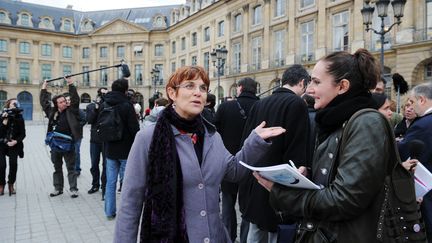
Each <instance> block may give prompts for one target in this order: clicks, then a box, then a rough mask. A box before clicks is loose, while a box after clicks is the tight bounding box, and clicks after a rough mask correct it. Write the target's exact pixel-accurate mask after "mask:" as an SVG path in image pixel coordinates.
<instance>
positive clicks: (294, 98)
mask: <svg viewBox="0 0 432 243" xmlns="http://www.w3.org/2000/svg"><path fill="white" fill-rule="evenodd" d="M309 80H310V76H309V74H308V72H307V71H306V70H305V69H304V68H303V66H301V65H293V66H291V67H289V68H288V69H287V70H285V72H284V73H283V75H282V79H281V82H282V87H280V88H278V89H276V90H275V91H274V92H273V94H272V95H270V96H269V97H266V98H264V99H262V100H260V101H257V102H256V103H255V105H254V106H253V107H252V109H251V111H250V113H249V117H248V119H247V122H246V126H245V130H244V133H243V138H245V137H246V136H247V134H249V133H250V132H251V131H252V130H253V129H254V128H255V127H256V126H257V125H258V124H260V123H261V122H262V121H266V123H267V126H282V127H283V128H285V129H286V130H287V132H286V133H285V134H284V135H282V136H279V137H277V138H275V139H272V145H271V147H270V150H269V151H268V152H267V153H266V155H264V157H263V158H262V159H261V160H260V161H259V162H258V163H257V164H256V165H255V166H257V167H264V166H273V165H278V164H282V163H288V162H289V160H292V161H294V163H295V164H296V166H297V167H300V166H306V165H307V163H308V162H309V161H308V148H309V132H310V131H309V115H308V110H307V106H306V103H305V102H304V101H303V100H302V99H301V98H300V96H301V95H302V94H303V93H304V92H305V90H306V86H307V83H308V82H309ZM239 205H240V211H241V212H242V214H243V217H244V218H245V219H246V220H248V221H249V222H250V224H249V233H248V237H247V242H250V243H255V242H256V243H259V242H269V243H273V242H276V240H277V237H278V234H277V227H278V225H279V224H281V223H283V222H280V220H279V216H277V215H276V213H275V212H274V210H273V209H272V207H271V206H270V204H269V193H268V191H267V190H265V189H264V188H263V187H262V186H261V185H259V184H258V182H257V180H255V179H254V177H253V176H252V174H248V175H247V176H246V177H245V178H244V179H243V180H242V181H241V183H240V186H239Z"/></svg>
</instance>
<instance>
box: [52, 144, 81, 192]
mask: <svg viewBox="0 0 432 243" xmlns="http://www.w3.org/2000/svg"><path fill="white" fill-rule="evenodd" d="M63 159H64V161H65V164H66V169H67V171H68V175H67V177H68V181H69V190H71V191H78V188H77V177H78V174H77V173H76V171H75V151H70V152H57V151H52V150H51V161H52V163H53V165H54V173H53V183H54V188H55V189H56V190H58V191H63V186H64V180H63Z"/></svg>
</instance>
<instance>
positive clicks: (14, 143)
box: [7, 140, 18, 147]
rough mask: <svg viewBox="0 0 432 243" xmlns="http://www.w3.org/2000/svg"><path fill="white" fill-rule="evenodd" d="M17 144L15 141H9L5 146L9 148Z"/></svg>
mask: <svg viewBox="0 0 432 243" xmlns="http://www.w3.org/2000/svg"><path fill="white" fill-rule="evenodd" d="M17 143H18V142H17V140H11V141H9V142H7V145H8V146H9V147H13V146H15V145H16V144H17Z"/></svg>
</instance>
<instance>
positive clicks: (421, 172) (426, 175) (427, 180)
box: [414, 163, 432, 198]
mask: <svg viewBox="0 0 432 243" xmlns="http://www.w3.org/2000/svg"><path fill="white" fill-rule="evenodd" d="M416 167H417V168H416V170H415V173H414V182H415V191H416V197H417V198H419V197H423V196H424V195H426V193H428V192H429V191H430V190H432V173H431V172H430V171H429V170H428V169H426V167H424V166H423V165H422V164H421V163H418V164H417V166H416Z"/></svg>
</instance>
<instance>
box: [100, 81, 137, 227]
mask: <svg viewBox="0 0 432 243" xmlns="http://www.w3.org/2000/svg"><path fill="white" fill-rule="evenodd" d="M128 88H129V84H128V81H127V80H126V79H118V80H116V81H114V82H113V84H112V86H111V90H112V91H111V92H109V93H107V94H106V95H105V102H104V103H103V104H102V109H103V108H104V106H106V105H109V106H113V107H115V108H114V109H117V111H118V112H119V114H120V117H121V118H122V124H123V132H122V138H121V139H120V140H117V141H112V142H107V143H105V144H104V145H105V146H106V150H105V152H106V163H107V164H106V177H107V184H106V191H105V215H106V216H107V218H108V219H109V220H111V219H114V217H115V216H116V186H117V178H118V176H120V181H122V180H123V175H124V171H125V168H126V160H127V158H128V155H129V151H130V149H131V147H132V143H133V141H134V139H135V134H136V133H137V132H138V130H139V123H138V119H137V117H136V113H135V109H134V107H133V105H132V102H131V101H130V100H129V99H128V97H127V95H126V94H127V91H128Z"/></svg>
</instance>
